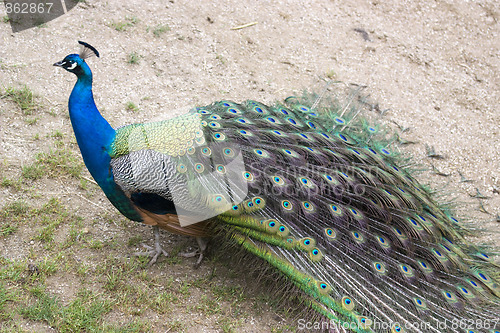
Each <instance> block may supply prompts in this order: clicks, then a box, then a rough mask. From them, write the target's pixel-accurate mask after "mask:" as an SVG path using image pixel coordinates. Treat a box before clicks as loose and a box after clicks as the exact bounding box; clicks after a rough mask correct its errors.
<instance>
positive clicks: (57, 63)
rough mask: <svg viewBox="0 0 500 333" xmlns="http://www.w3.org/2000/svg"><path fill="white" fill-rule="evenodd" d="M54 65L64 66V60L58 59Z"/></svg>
mask: <svg viewBox="0 0 500 333" xmlns="http://www.w3.org/2000/svg"><path fill="white" fill-rule="evenodd" d="M53 66H57V67H62V66H63V61H62V60H61V61H58V62H56V63H55V64H54V65H53Z"/></svg>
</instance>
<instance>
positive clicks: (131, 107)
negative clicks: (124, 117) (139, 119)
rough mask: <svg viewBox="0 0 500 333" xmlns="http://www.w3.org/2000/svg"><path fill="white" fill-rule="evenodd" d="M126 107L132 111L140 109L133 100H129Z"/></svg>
mask: <svg viewBox="0 0 500 333" xmlns="http://www.w3.org/2000/svg"><path fill="white" fill-rule="evenodd" d="M125 108H126V109H127V111H132V112H138V111H139V107H138V106H137V105H135V104H134V103H133V102H127V104H125Z"/></svg>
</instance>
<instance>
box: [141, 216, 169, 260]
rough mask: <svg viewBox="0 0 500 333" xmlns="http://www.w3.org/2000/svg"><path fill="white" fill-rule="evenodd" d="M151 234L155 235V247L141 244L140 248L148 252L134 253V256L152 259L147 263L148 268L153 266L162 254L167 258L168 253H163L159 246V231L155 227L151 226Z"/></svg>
mask: <svg viewBox="0 0 500 333" xmlns="http://www.w3.org/2000/svg"><path fill="white" fill-rule="evenodd" d="M153 233H154V235H155V246H154V247H152V246H149V245H146V244H142V246H143V247H145V248H146V249H147V250H148V251H146V252H135V253H134V255H135V256H148V257H152V258H151V260H150V261H149V263H148V266H152V265H153V264H155V263H156V261H157V260H158V257H159V256H160V255H162V254H163V255H164V256H165V257H168V252H167V251H165V250H164V249H163V248H162V247H161V245H160V229H159V228H158V227H157V226H153Z"/></svg>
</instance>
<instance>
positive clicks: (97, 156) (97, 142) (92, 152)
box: [68, 63, 115, 194]
mask: <svg viewBox="0 0 500 333" xmlns="http://www.w3.org/2000/svg"><path fill="white" fill-rule="evenodd" d="M81 67H82V69H83V72H82V73H79V75H78V81H76V84H75V87H74V88H73V91H72V92H71V96H70V97H69V105H68V106H69V116H70V118H71V124H72V125H73V130H74V131H75V136H76V141H77V142H78V146H79V147H80V151H81V153H82V156H83V160H84V162H85V165H86V166H87V168H88V169H89V171H90V173H91V174H92V177H94V179H95V180H96V182H97V183H98V184H99V186H101V188H102V189H103V190H104V192H105V193H106V192H107V191H109V190H110V188H109V186H110V185H114V182H113V176H112V174H111V172H110V169H109V163H110V161H111V158H110V156H109V153H108V151H109V147H110V145H111V143H112V142H113V140H114V138H115V130H114V129H113V128H112V127H111V126H110V125H109V124H108V122H107V121H106V119H104V118H103V117H102V116H101V114H100V113H99V110H97V107H96V105H95V103H94V97H93V95H92V72H91V71H90V68H89V67H88V66H87V64H86V63H82V65H81ZM111 183H112V184H111ZM106 194H107V193H106Z"/></svg>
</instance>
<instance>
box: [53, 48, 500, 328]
mask: <svg viewBox="0 0 500 333" xmlns="http://www.w3.org/2000/svg"><path fill="white" fill-rule="evenodd" d="M79 43H80V44H81V46H82V51H81V52H80V53H79V54H70V55H68V56H66V57H65V58H64V59H63V60H62V61H59V62H57V63H55V64H54V66H58V67H62V68H64V69H65V70H67V71H68V72H71V73H73V74H75V75H76V76H77V82H76V84H75V86H74V88H73V90H72V92H71V95H70V97H69V104H68V106H69V114H70V118H71V123H72V126H73V130H74V133H75V136H76V140H77V142H78V145H79V147H80V151H81V154H82V156H83V160H84V162H85V165H86V166H87V168H88V170H89V171H90V173H91V174H92V176H93V178H94V179H95V180H96V182H97V183H98V184H99V186H100V187H101V188H102V190H103V192H104V193H105V195H106V196H107V198H108V199H109V201H110V202H111V203H112V204H113V205H114V206H115V207H116V208H117V209H118V210H119V211H120V212H121V213H122V214H123V215H124V216H126V217H127V218H129V219H130V220H133V221H138V222H142V223H145V224H148V225H152V226H154V228H155V230H156V231H157V230H158V228H162V229H165V230H167V231H169V232H173V233H177V234H182V235H188V236H192V237H196V239H197V240H198V243H199V244H200V252H201V253H203V250H204V249H205V248H206V240H207V239H210V238H211V237H215V238H216V239H222V241H223V242H225V243H227V244H228V246H229V245H230V246H235V247H236V248H238V249H240V250H242V251H244V252H245V253H248V254H250V255H252V256H255V257H257V258H260V260H263V261H264V262H266V263H267V264H268V266H269V267H271V268H272V269H273V270H274V271H277V272H279V273H280V276H281V277H282V278H281V279H280V280H279V281H278V282H279V283H283V284H286V285H287V286H291V287H293V288H294V289H295V290H298V292H299V293H300V295H301V299H302V300H303V302H302V303H301V304H306V308H308V309H310V310H311V311H312V313H315V314H317V315H318V317H319V318H321V320H319V321H317V322H308V321H302V322H300V321H299V323H298V324H299V329H300V328H303V329H305V330H306V331H310V330H313V329H323V330H329V331H332V332H499V329H500V323H498V321H499V318H500V287H499V284H498V281H499V276H500V274H499V273H500V270H499V269H498V265H497V264H496V263H495V262H494V261H493V259H492V258H491V255H488V254H487V253H485V252H484V251H482V250H479V249H478V248H477V247H476V246H474V245H471V244H470V242H468V241H467V240H466V239H465V237H464V231H463V229H462V228H461V226H460V223H459V221H458V220H457V219H456V218H455V217H454V216H453V215H452V213H451V212H450V211H449V210H448V209H446V208H443V207H441V206H440V205H439V204H438V203H436V201H435V200H434V199H433V198H432V197H431V195H430V190H428V189H427V188H426V187H425V186H422V185H420V184H419V183H418V181H417V180H416V179H415V178H414V177H413V176H412V175H411V172H410V171H409V170H408V168H405V167H401V166H400V165H401V164H402V163H403V160H402V157H400V156H398V154H396V153H394V152H391V150H390V149H389V148H388V143H387V141H384V140H382V139H378V138H377V135H378V134H377V133H379V132H380V130H379V129H378V128H377V126H372V125H370V123H369V122H368V121H357V120H354V117H355V115H353V112H354V113H355V112H356V109H355V107H353V105H354V104H353V103H346V105H339V103H336V102H335V100H333V99H329V98H326V97H325V96H324V94H313V93H310V94H305V95H304V96H302V97H294V96H292V97H289V98H287V99H285V101H284V102H283V103H277V104H275V105H273V106H268V105H265V104H263V103H260V102H257V101H253V100H247V101H245V102H243V103H235V102H232V101H229V100H225V101H218V102H215V103H212V104H210V105H207V106H201V107H195V108H193V109H192V110H191V111H190V112H188V113H187V114H185V115H181V116H179V117H176V118H173V119H168V120H163V121H158V122H151V123H143V124H132V125H127V126H123V127H120V128H117V129H113V128H112V127H111V126H110V125H109V124H108V122H107V121H106V120H105V119H104V118H103V117H102V116H101V114H100V113H99V111H98V109H97V107H96V105H95V103H94V98H93V95H92V72H91V70H90V68H89V66H88V65H87V63H86V61H85V60H86V59H87V58H89V57H91V56H94V55H95V56H97V57H99V53H98V51H97V50H96V49H95V48H94V47H92V46H91V45H89V44H87V43H84V42H79ZM384 142H385V143H384ZM156 235H158V233H157V232H156ZM161 253H164V254H167V253H166V251H164V250H163V249H162V248H161V247H160V246H159V242H158V239H157V242H156V247H155V248H153V249H152V255H153V256H154V258H153V259H155V260H156V258H157V257H158V255H160V254H161ZM201 257H202V254H201V255H200V259H199V260H201ZM301 325H302V327H301Z"/></svg>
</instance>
